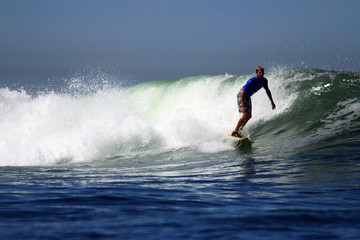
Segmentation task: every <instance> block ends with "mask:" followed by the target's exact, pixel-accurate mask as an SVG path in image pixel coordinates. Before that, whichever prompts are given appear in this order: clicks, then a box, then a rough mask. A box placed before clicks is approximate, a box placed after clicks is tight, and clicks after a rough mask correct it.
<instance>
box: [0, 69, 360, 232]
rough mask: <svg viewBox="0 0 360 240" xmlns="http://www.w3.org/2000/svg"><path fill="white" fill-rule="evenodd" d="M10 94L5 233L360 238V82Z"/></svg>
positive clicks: (206, 82) (164, 84) (5, 116)
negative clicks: (233, 137) (249, 113)
mask: <svg viewBox="0 0 360 240" xmlns="http://www.w3.org/2000/svg"><path fill="white" fill-rule="evenodd" d="M250 77H251V75H244V76H231V75H220V76H195V77H189V78H185V79H177V80H168V81H154V82H145V83H141V84H138V85H135V86H128V87H115V86H112V85H111V84H103V82H101V81H100V82H101V84H95V85H93V86H89V85H87V84H84V83H83V82H82V80H81V78H80V79H78V78H74V79H69V80H68V81H67V83H68V84H67V87H66V88H64V89H60V90H57V91H42V92H37V93H29V92H26V91H25V90H13V89H9V88H7V87H4V88H1V89H0V132H1V134H0V152H1V155H0V196H1V197H0V231H1V236H2V239H360V230H359V229H360V157H359V155H360V147H359V146H360V74H359V73H347V72H335V71H323V70H314V69H299V70H288V69H274V70H271V71H269V72H267V73H266V77H267V78H268V80H269V87H270V90H271V92H272V95H273V98H274V101H275V103H276V105H277V109H276V110H274V111H273V110H272V109H271V104H270V102H269V100H268V99H267V96H266V94H265V91H264V90H260V91H259V92H258V93H256V94H255V95H254V96H253V97H252V101H253V118H252V119H251V120H250V121H249V123H248V125H247V126H246V129H245V134H246V135H248V136H249V137H250V138H251V140H252V148H251V149H241V148H240V149H234V147H233V146H232V145H231V142H229V141H228V140H227V139H226V138H225V134H226V133H229V132H231V131H232V130H233V129H234V127H235V125H236V123H237V121H238V119H239V113H238V111H237V104H236V94H237V92H238V91H239V89H240V88H241V87H242V86H243V84H244V83H245V82H246V81H247V79H248V78H250Z"/></svg>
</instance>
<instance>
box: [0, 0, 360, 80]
mask: <svg viewBox="0 0 360 240" xmlns="http://www.w3.org/2000/svg"><path fill="white" fill-rule="evenodd" d="M359 11H360V1H358V0H301V1H300V0H272V1H268V0H258V1H252V0H251V1H250V0H249V1H245V0H116V1H115V0H61V1H60V0H57V1H56V0H16V1H14V0H1V1H0V75H2V76H0V80H1V79H4V78H6V77H7V76H10V75H16V74H23V75H24V76H26V75H27V74H32V73H44V74H45V73H46V74H47V76H51V75H56V74H67V73H69V72H74V71H75V72H76V71H77V69H81V68H82V69H84V68H87V69H89V68H92V67H93V68H100V69H104V71H109V72H112V73H113V74H118V75H119V78H120V75H122V76H123V77H124V78H127V79H130V80H133V81H134V82H142V81H153V80H164V79H176V78H183V77H188V76H197V75H220V74H225V73H228V74H233V75H242V74H251V73H254V71H255V68H256V67H257V66H258V65H262V66H264V67H265V71H266V70H267V69H271V68H277V67H286V68H320V69H327V70H340V71H355V72H359V71H360V58H359V56H360V31H359V27H358V23H359V19H358V18H359Z"/></svg>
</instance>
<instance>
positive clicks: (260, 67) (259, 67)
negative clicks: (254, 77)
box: [256, 66, 264, 73]
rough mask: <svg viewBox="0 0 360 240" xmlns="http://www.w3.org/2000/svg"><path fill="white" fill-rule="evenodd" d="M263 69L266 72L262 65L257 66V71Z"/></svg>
mask: <svg viewBox="0 0 360 240" xmlns="http://www.w3.org/2000/svg"><path fill="white" fill-rule="evenodd" d="M259 70H261V71H262V72H264V68H263V67H262V66H258V67H257V68H256V73H258V71H259Z"/></svg>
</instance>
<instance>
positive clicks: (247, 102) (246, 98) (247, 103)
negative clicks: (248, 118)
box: [237, 89, 252, 114]
mask: <svg viewBox="0 0 360 240" xmlns="http://www.w3.org/2000/svg"><path fill="white" fill-rule="evenodd" d="M242 92H243V89H241V90H240V92H239V93H238V95H237V104H238V108H239V113H243V111H242V103H241V94H242ZM244 105H245V106H244V107H245V111H246V112H247V113H249V114H251V108H252V106H251V97H250V96H249V95H247V94H246V93H245V94H244Z"/></svg>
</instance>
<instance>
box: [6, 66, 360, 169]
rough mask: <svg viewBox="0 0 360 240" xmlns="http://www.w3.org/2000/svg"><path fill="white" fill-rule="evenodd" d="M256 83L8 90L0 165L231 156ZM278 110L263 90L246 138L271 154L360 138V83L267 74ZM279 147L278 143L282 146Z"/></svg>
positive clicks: (327, 74) (190, 81)
mask: <svg viewBox="0 0 360 240" xmlns="http://www.w3.org/2000/svg"><path fill="white" fill-rule="evenodd" d="M250 77H251V75H243V76H232V75H228V74H226V75H219V76H196V77H189V78H184V79H177V80H167V81H154V82H144V83H141V84H138V85H135V86H130V87H106V88H100V89H98V90H97V91H92V92H90V93H86V94H71V93H63V92H62V93H57V92H47V93H42V94H38V95H36V96H31V95H29V94H28V93H27V92H26V91H24V90H21V91H11V90H9V89H8V88H2V89H0V131H1V137H0V151H1V153H2V154H1V156H0V166H19V165H53V164H58V163H66V162H72V163H74V162H84V161H101V160H103V159H108V158H111V157H115V156H116V157H119V158H121V157H131V156H136V155H147V154H157V153H162V152H167V151H173V150H178V149H183V148H190V149H193V150H195V151H199V152H219V151H224V150H228V149H231V145H229V144H228V143H227V142H226V141H224V134H225V133H228V132H231V131H232V130H233V129H234V128H235V125H236V123H237V121H238V119H239V113H238V110H237V104H236V94H237V92H238V91H239V89H240V88H241V87H242V86H243V85H244V84H245V82H246V81H247V79H249V78H250ZM266 77H267V78H268V80H269V87H270V90H271V91H272V94H273V98H274V101H275V103H276V105H277V109H276V110H275V111H273V110H272V109H271V104H270V102H269V100H268V98H267V96H266V94H265V92H262V91H263V90H260V91H259V92H258V93H256V94H255V95H253V97H252V100H253V118H252V119H251V120H250V121H249V123H248V125H247V127H246V131H247V134H248V135H249V136H250V138H252V139H253V140H254V145H255V146H262V150H264V151H265V150H266V149H270V148H272V149H273V148H274V146H276V147H277V148H283V149H296V148H299V147H303V146H306V145H308V144H310V143H316V142H319V141H322V140H324V139H327V138H330V137H334V136H337V135H339V134H344V133H351V134H350V135H351V136H355V135H358V133H359V129H360V126H359V116H360V100H359V96H360V88H359V87H360V75H359V74H358V73H344V72H334V71H322V70H313V69H301V70H286V69H275V70H272V71H269V72H268V73H266ZM274 139H275V140H274Z"/></svg>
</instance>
